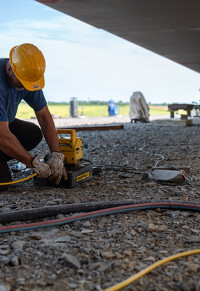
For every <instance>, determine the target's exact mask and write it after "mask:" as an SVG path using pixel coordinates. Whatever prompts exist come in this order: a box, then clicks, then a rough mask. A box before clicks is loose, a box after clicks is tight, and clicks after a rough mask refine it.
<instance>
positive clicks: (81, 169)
mask: <svg viewBox="0 0 200 291" xmlns="http://www.w3.org/2000/svg"><path fill="white" fill-rule="evenodd" d="M57 134H58V144H59V150H60V151H61V152H62V153H63V154H64V156H65V159H64V165H65V168H66V171H67V177H68V180H67V181H63V180H61V181H60V183H59V185H58V186H56V185H55V184H54V182H51V181H49V179H40V178H38V177H37V176H36V177H34V182H35V184H36V185H38V186H56V187H65V188H74V187H76V186H77V185H79V184H81V183H83V182H85V181H87V180H89V179H90V178H91V177H92V175H93V173H94V171H93V165H92V163H91V162H90V161H87V160H84V159H83V151H82V139H81V138H80V137H77V136H76V131H75V130H74V129H57Z"/></svg>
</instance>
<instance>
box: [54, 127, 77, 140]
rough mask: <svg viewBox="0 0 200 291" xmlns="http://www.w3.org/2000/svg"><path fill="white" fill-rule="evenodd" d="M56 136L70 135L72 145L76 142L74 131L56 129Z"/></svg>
mask: <svg viewBox="0 0 200 291" xmlns="http://www.w3.org/2000/svg"><path fill="white" fill-rule="evenodd" d="M57 134H58V136H59V134H70V135H71V140H72V144H74V143H75V141H76V131H75V129H57Z"/></svg>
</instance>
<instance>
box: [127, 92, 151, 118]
mask: <svg viewBox="0 0 200 291" xmlns="http://www.w3.org/2000/svg"><path fill="white" fill-rule="evenodd" d="M129 116H130V119H131V120H132V119H141V120H144V121H147V122H148V121H149V106H148V105H147V103H146V100H145V98H144V96H143V94H142V93H141V92H133V95H132V96H131V98H130V111H129Z"/></svg>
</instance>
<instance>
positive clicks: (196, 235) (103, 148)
mask: <svg viewBox="0 0 200 291" xmlns="http://www.w3.org/2000/svg"><path fill="white" fill-rule="evenodd" d="M55 123H56V126H72V125H83V124H99V123H104V124H107V123H111V124H121V123H124V130H110V131H88V132H78V133H77V135H78V136H80V137H82V140H83V156H84V158H85V159H88V160H90V161H91V162H92V163H93V165H94V166H96V165H103V166H104V167H106V166H109V167H111V166H112V165H119V166H126V167H134V168H138V169H139V170H140V171H141V172H148V171H150V170H151V168H152V167H153V166H154V165H155V164H156V162H157V161H158V160H159V157H158V156H155V155H154V156H153V155H150V154H147V153H145V152H144V151H148V152H150V153H154V154H161V155H163V156H164V158H165V159H164V160H163V161H162V162H161V163H160V165H168V164H171V165H173V166H176V167H178V166H189V167H190V175H191V177H192V178H193V181H191V182H189V183H186V184H184V185H177V186H169V185H161V184H157V183H155V182H152V181H150V180H148V179H147V178H146V176H145V175H141V174H134V173H128V172H122V171H121V172H120V171H114V168H113V170H112V169H110V170H103V172H102V174H99V175H96V176H94V177H93V178H92V179H91V180H89V181H87V182H85V183H83V184H82V185H80V186H78V187H76V188H74V189H66V188H53V187H38V186H35V185H34V184H33V181H31V180H29V181H27V182H24V183H20V184H16V185H15V186H14V185H13V186H11V187H10V188H9V189H8V190H7V191H6V192H5V191H3V192H1V193H0V195H1V200H0V212H10V211H16V210H21V209H29V208H35V207H42V206H52V205H62V204H70V203H82V202H101V201H118V200H120V201H121V200H130V199H131V200H137V201H141V200H148V201H158V200H167V201H168V200H174V201H190V202H199V194H200V178H199V172H200V165H199V158H200V156H199V145H200V142H199V135H200V126H191V127H183V126H168V127H166V126H158V125H157V124H156V123H155V122H150V123H147V124H143V123H136V124H131V123H130V121H129V119H128V118H127V117H118V118H113V117H111V118H109V117H108V118H101V119H99V118H97V119H95V118H89V119H78V118H77V119H72V118H69V119H59V120H55ZM140 148H143V150H144V151H139V149H140ZM47 152H48V148H47V146H46V144H45V142H44V141H43V142H42V143H41V144H40V145H39V146H38V147H37V148H36V149H35V150H34V153H39V155H40V157H41V158H42V157H43V156H44V155H45V154H46V153H47ZM26 175H27V173H26ZM15 176H16V177H18V176H20V177H22V173H21V172H20V174H19V173H18V174H16V173H15ZM66 216H67V215H66ZM58 217H59V218H62V217H63V215H62V214H59V215H58V216H57V217H56V218H58ZM199 222H200V214H199V213H196V212H189V211H188V212H186V211H178V210H176V211H169V210H168V211H161V210H160V209H157V210H155V211H152V210H148V211H135V212H129V213H128V212H127V213H124V214H118V215H110V216H104V217H99V218H93V219H91V220H83V221H76V222H75V223H71V224H67V225H64V226H59V227H58V226H57V227H52V228H46V229H40V230H35V231H33V230H32V231H19V232H11V233H4V234H1V238H0V290H4V289H5V290H7V291H8V290H34V291H36V290H37V291H40V290H58V289H60V290H62V291H65V290H77V291H79V290H80V291H82V290H97V291H99V290H104V289H105V288H108V287H110V286H113V285H114V284H116V283H119V282H121V281H123V280H125V279H127V278H128V277H129V276H132V275H133V274H135V273H137V272H139V271H140V270H142V269H144V268H145V267H147V266H149V265H151V264H152V263H154V262H156V261H158V260H160V259H162V258H165V257H168V256H170V255H173V254H176V253H178V252H182V251H187V250H192V249H197V248H199V244H200V227H199ZM15 223H16V222H15ZM17 223H19V222H17ZM13 224H14V223H13ZM3 288H4V289H3ZM124 290H138V291H139V290H152V291H153V290H156V291H157V290H164V291H165V290H166V291H167V290H183V291H189V290H190V291H192V290H194V291H199V290H200V255H192V256H189V257H184V258H181V259H178V260H175V261H172V262H170V263H168V264H165V265H163V266H161V267H159V268H157V269H155V270H154V271H152V272H151V273H149V274H147V275H145V276H143V277H142V278H141V279H139V280H137V281H136V282H135V283H133V284H131V285H129V286H128V287H126V288H124Z"/></svg>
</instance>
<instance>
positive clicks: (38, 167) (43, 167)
mask: <svg viewBox="0 0 200 291" xmlns="http://www.w3.org/2000/svg"><path fill="white" fill-rule="evenodd" d="M32 165H33V168H31V170H33V171H34V172H36V173H38V175H37V176H38V178H47V177H49V176H50V175H51V170H50V167H49V165H48V164H46V163H43V162H41V161H40V159H39V157H38V156H35V157H34V159H33V160H32Z"/></svg>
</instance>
